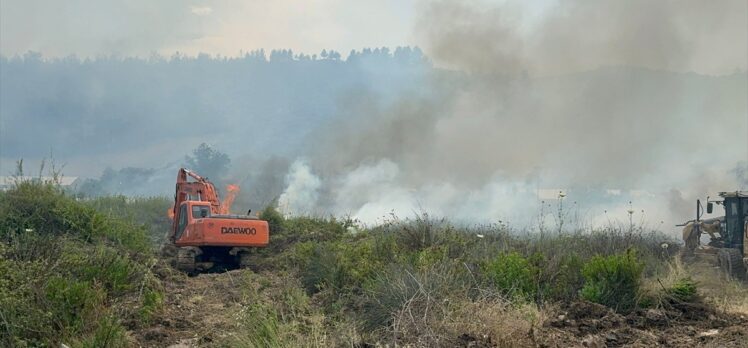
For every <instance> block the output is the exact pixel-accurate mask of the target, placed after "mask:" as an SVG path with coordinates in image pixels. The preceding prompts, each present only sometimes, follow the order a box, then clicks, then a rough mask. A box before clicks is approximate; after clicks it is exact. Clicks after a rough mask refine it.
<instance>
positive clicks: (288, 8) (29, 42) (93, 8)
mask: <svg viewBox="0 0 748 348" xmlns="http://www.w3.org/2000/svg"><path fill="white" fill-rule="evenodd" d="M0 6H2V8H1V9H0V10H1V11H0V54H2V55H4V56H13V55H16V54H23V53H25V52H27V51H37V52H41V53H42V54H43V55H44V56H45V57H60V56H68V55H71V54H74V55H77V56H79V57H96V56H101V55H117V56H140V57H148V56H149V55H151V54H152V53H154V52H155V53H159V54H162V55H165V56H171V55H172V54H174V53H175V52H177V51H179V52H181V53H186V54H188V55H195V54H198V53H201V52H205V53H210V54H214V55H215V54H219V55H223V56H237V55H239V54H240V53H241V52H242V51H245V52H246V51H250V50H253V49H258V48H264V49H266V50H270V49H274V48H291V49H293V50H294V51H295V52H305V53H308V54H311V53H316V52H320V51H321V50H322V49H334V50H337V51H340V52H342V53H343V55H344V57H345V55H347V53H348V52H349V51H350V50H351V49H361V48H364V47H382V46H387V47H395V46H406V45H412V46H419V47H421V48H423V49H424V50H425V52H426V54H427V55H429V56H430V57H431V58H432V59H433V60H434V62H435V63H436V64H437V65H440V66H447V67H455V68H458V69H459V68H461V67H463V66H464V65H465V63H467V64H469V65H473V66H474V65H475V64H476V63H480V64H481V65H484V66H490V67H496V66H503V65H504V63H506V64H509V65H512V64H513V63H516V62H513V61H506V62H504V61H500V60H501V59H502V58H504V56H506V55H507V54H508V55H509V56H510V57H512V58H516V59H519V60H520V61H521V62H524V63H525V64H524V66H522V67H521V69H522V70H527V71H529V72H530V73H541V74H548V73H550V74H554V73H564V72H569V71H578V70H586V69H594V68H596V67H598V66H601V65H639V66H645V67H649V68H654V69H668V70H675V71H694V72H698V73H705V74H725V73H732V72H734V71H736V70H745V69H746V64H748V63H746V56H748V43H747V42H748V20H747V19H746V18H747V13H748V1H745V0H722V1H718V2H709V1H702V0H681V1H679V0H661V1H647V0H631V1H617V0H614V1H587V0H573V1H557V0H538V1H503V0H482V1H481V0H476V1H465V0H360V1H350V0H305V1H300V0H277V1H266V0H244V1H240V0H215V1H210V0H195V1H184V0H159V1H153V0H114V1H97V0H69V1H55V0H0ZM476 38H477V39H478V40H476ZM486 39H490V40H489V41H490V45H489V46H486V45H485V42H486ZM476 43H477V44H478V45H477V46H476V45H475V44H476ZM454 52H460V54H461V56H455V55H454ZM663 52H664V54H663ZM497 54H498V55H497ZM496 59H499V61H497V60H496ZM477 60H484V61H485V62H482V63H481V62H478V61H477ZM497 63H500V64H497ZM492 69H493V68H492Z"/></svg>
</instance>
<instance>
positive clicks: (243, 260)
mask: <svg viewBox="0 0 748 348" xmlns="http://www.w3.org/2000/svg"><path fill="white" fill-rule="evenodd" d="M229 186H230V187H229V190H228V194H229V197H227V198H226V200H225V201H223V202H221V201H220V200H219V197H218V193H217V192H216V189H215V186H213V183H211V182H210V181H208V180H207V179H206V178H203V177H201V176H200V175H198V174H196V173H194V172H192V171H190V170H187V169H184V168H181V169H179V173H178V174H177V185H176V193H175V195H174V207H173V208H172V210H171V212H170V214H169V215H171V216H172V217H173V222H172V228H171V229H170V230H169V233H168V235H167V238H166V239H167V242H166V246H165V248H164V251H165V254H166V255H167V256H176V258H175V262H174V265H175V266H176V268H177V269H179V270H181V271H184V272H186V273H195V272H196V271H202V270H208V269H211V268H213V267H221V266H223V267H237V266H238V267H247V266H249V263H250V262H249V257H250V253H251V252H252V248H257V247H265V246H267V245H268V243H269V227H268V223H267V221H263V220H260V219H258V218H257V217H254V216H250V215H249V213H250V212H247V215H233V214H230V212H229V208H230V205H231V202H232V201H233V198H232V195H233V194H235V193H236V192H237V191H238V187H237V186H234V185H229ZM174 254H176V255H174Z"/></svg>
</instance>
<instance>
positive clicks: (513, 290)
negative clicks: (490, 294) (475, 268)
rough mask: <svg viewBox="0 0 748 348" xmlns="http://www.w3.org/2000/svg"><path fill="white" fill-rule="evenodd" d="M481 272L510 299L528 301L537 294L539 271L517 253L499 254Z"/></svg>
mask: <svg viewBox="0 0 748 348" xmlns="http://www.w3.org/2000/svg"><path fill="white" fill-rule="evenodd" d="M536 257H539V256H536ZM483 271H484V272H485V274H486V276H487V278H488V279H489V281H490V282H491V283H492V284H493V285H494V286H495V287H496V288H497V289H499V290H500V291H501V292H502V293H503V294H505V295H507V296H509V297H511V298H514V299H520V300H521V299H524V300H529V299H533V298H534V297H535V295H536V294H537V290H538V281H537V280H538V274H539V273H540V269H538V268H537V267H536V266H535V265H533V264H532V263H531V262H530V260H528V259H527V258H525V257H523V256H522V255H520V254H519V253H517V252H511V253H508V254H503V253H502V254H499V255H498V256H496V258H494V259H493V260H491V261H490V262H488V263H487V264H486V265H485V266H484V267H483Z"/></svg>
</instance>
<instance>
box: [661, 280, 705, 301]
mask: <svg viewBox="0 0 748 348" xmlns="http://www.w3.org/2000/svg"><path fill="white" fill-rule="evenodd" d="M668 293H670V295H671V296H673V297H674V298H675V299H676V300H678V301H681V302H693V301H694V300H696V299H697V297H698V291H697V287H696V282H694V281H693V279H691V277H685V278H681V279H678V281H676V282H675V284H673V286H672V287H671V288H670V289H668Z"/></svg>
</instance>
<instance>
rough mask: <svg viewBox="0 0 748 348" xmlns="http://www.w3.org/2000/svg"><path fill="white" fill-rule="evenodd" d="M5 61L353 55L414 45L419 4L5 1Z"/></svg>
mask: <svg viewBox="0 0 748 348" xmlns="http://www.w3.org/2000/svg"><path fill="white" fill-rule="evenodd" d="M0 3H1V4H2V12H1V13H2V18H1V19H2V20H1V21H0V28H1V29H2V30H1V31H0V33H1V36H0V38H1V39H2V40H1V41H2V45H1V47H0V51H1V53H2V54H3V55H6V56H8V55H14V54H19V53H24V52H26V51H29V50H33V51H39V52H42V53H43V54H44V55H45V56H66V55H69V54H76V55H78V56H97V55H109V54H117V55H124V56H129V55H139V56H148V55H149V54H150V53H152V52H159V53H162V54H165V55H167V56H168V55H171V54H173V53H174V52H175V51H180V52H184V53H187V54H196V53H200V52H207V53H211V54H221V55H229V56H235V55H238V54H239V53H240V51H242V50H244V51H247V50H252V49H256V48H265V49H272V48H291V49H294V50H295V51H303V52H307V53H309V52H311V53H316V52H319V51H321V50H322V49H323V48H324V49H331V48H332V49H335V50H338V51H342V52H343V53H347V52H348V51H349V50H351V49H353V48H356V49H360V48H362V47H366V46H370V47H381V46H390V47H392V46H402V45H408V44H414V42H413V40H412V39H411V36H412V35H411V33H412V22H413V15H414V14H413V12H414V1H412V0H376V1H346V0H305V1H299V0H277V1H275V0H274V1H266V0H249V1H246V0H245V1H239V0H220V1H209V0H195V1H184V0H159V1H153V0H127V1H123V0H115V1H98V0H70V1H45V0H0Z"/></svg>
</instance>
